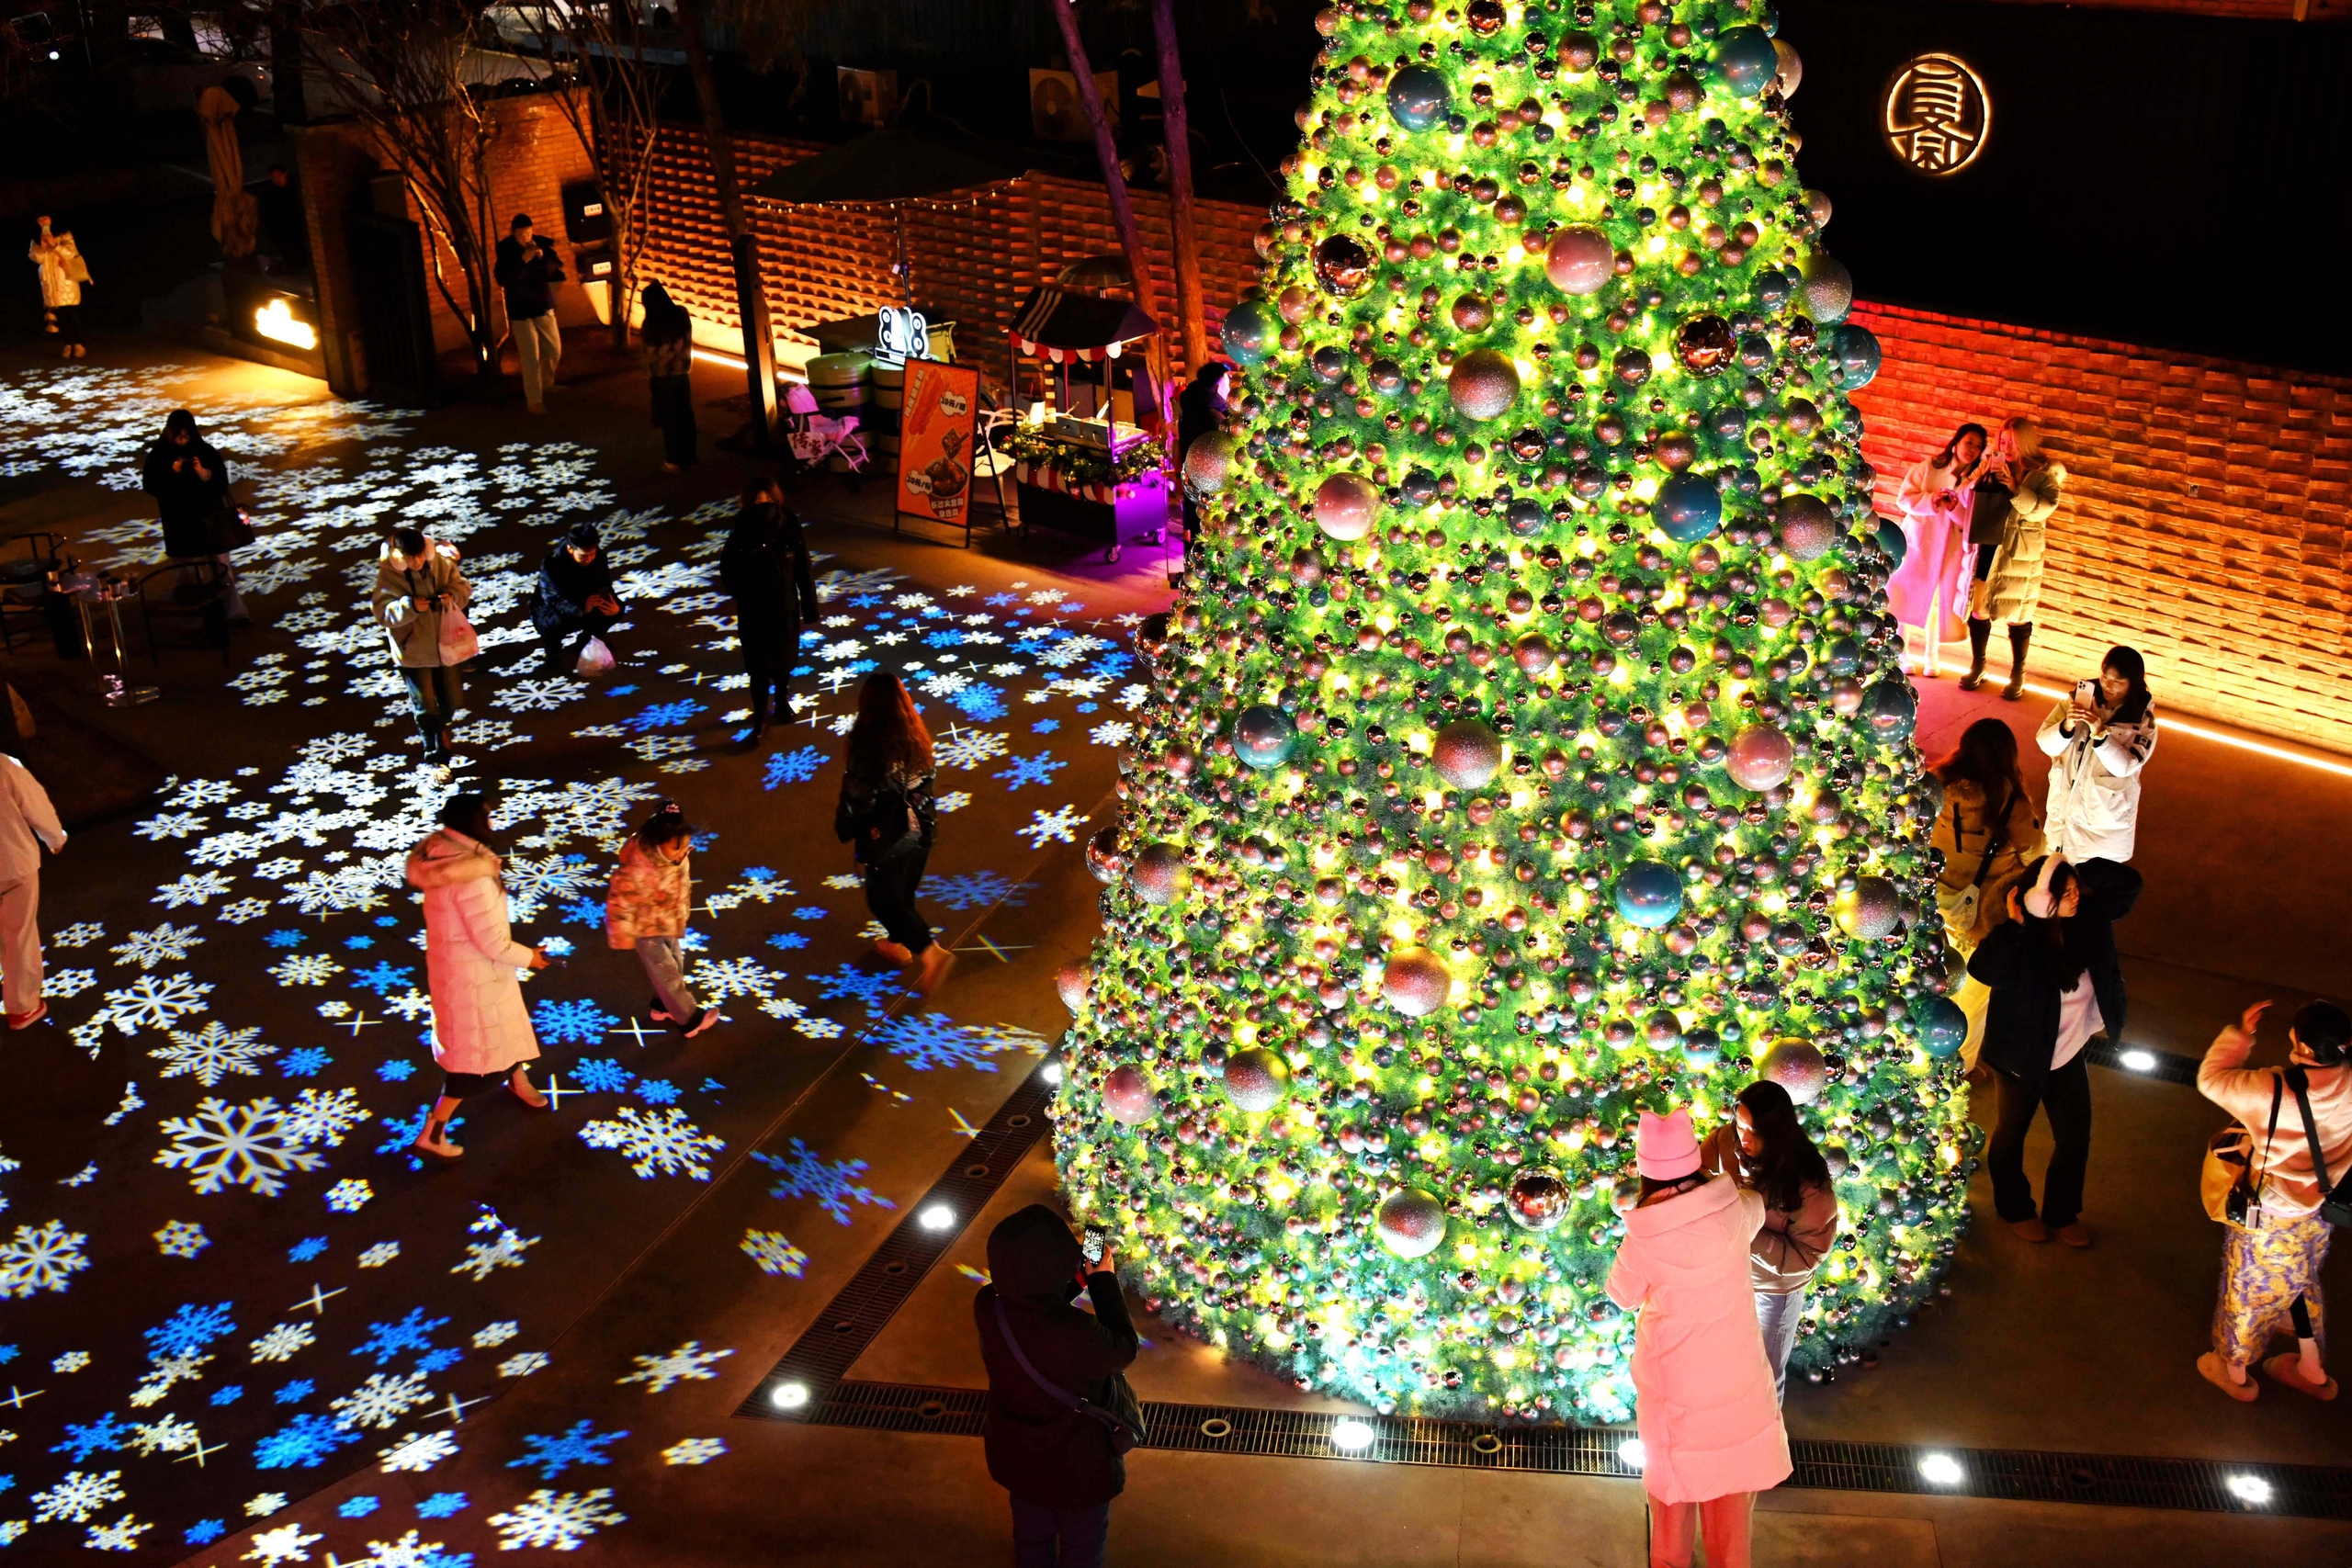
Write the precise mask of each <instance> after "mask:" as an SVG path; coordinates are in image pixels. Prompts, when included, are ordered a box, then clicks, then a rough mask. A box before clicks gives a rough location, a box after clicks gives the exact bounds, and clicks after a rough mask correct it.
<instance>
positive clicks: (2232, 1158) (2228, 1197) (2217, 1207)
mask: <svg viewBox="0 0 2352 1568" xmlns="http://www.w3.org/2000/svg"><path fill="white" fill-rule="evenodd" d="M2279 1099H2280V1081H2279V1080H2278V1079H2277V1078H2273V1079H2271V1080H2270V1129H2269V1132H2268V1133H2267V1134H2264V1137H2263V1152H2264V1157H2265V1158H2267V1157H2268V1155H2269V1147H2270V1139H2271V1137H2273V1136H2275V1135H2276V1134H2278V1102H2279ZM2197 1185H2198V1190H2199V1196H2201V1197H2202V1198H2203V1199H2204V1201H2205V1217H2206V1218H2207V1219H2209V1220H2211V1221H2212V1222H2213V1223H2214V1224H2223V1225H2235V1226H2237V1227H2238V1228H2239V1229H2240V1230H2245V1228H2247V1227H2246V1215H2247V1214H2248V1213H2251V1212H2252V1211H2253V1207H2254V1194H2255V1188H2256V1183H2255V1180H2254V1134H2252V1133H2251V1132H2249V1131H2248V1130H2247V1129H2246V1128H2245V1125H2244V1124H2243V1123H2241V1122H2231V1123H2230V1124H2229V1125H2228V1126H2226V1127H2224V1128H2222V1130H2221V1131H2220V1132H2218V1133H2216V1134H2213V1135H2212V1136H2211V1137H2210V1138H2208V1139H2206V1140H2205V1165H2204V1168H2203V1169H2202V1170H2201V1171H2200V1172H2199V1175H2198V1182H2197Z"/></svg>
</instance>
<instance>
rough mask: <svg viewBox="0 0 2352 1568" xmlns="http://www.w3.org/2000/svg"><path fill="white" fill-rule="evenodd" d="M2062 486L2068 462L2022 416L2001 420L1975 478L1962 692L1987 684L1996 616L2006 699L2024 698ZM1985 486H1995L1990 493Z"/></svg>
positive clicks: (2032, 424)
mask: <svg viewBox="0 0 2352 1568" xmlns="http://www.w3.org/2000/svg"><path fill="white" fill-rule="evenodd" d="M2065 483H2066V465H2065V464H2064V463H2061V462H2060V461H2058V459H2056V458H2055V457H2051V456H2049V455H2048V454H2047V453H2045V452H2043V451H2042V449H2041V431H2040V430H2038V429H2036V428H2035V426H2034V423H2033V421H2031V420H2030V419H2026V418H2024V417H2022V416H2019V417H2018V418H2014V419H2008V420H2005V421H2003V422H2002V424H2001V434H1999V436H1998V437H1996V439H1995V442H1994V445H1993V457H1992V460H1991V461H1990V463H1988V464H1987V465H1986V468H1985V474H1984V476H1983V477H1981V478H1979V479H1977V481H1976V504H1975V510H1974V511H1973V513H1971V515H1970V524H1969V540H1970V542H1971V543H1972V544H1974V545H1976V546H1977V547H1978V549H1977V552H1976V579H1975V582H1974V585H1973V587H1972V588H1971V589H1970V590H1969V601H1968V645H1969V656H1970V658H1969V666H1968V673H1967V674H1966V675H1964V676H1962V678H1961V682H1960V689H1961V690H1962V691H1963V692H1973V691H1974V690H1976V688H1977V687H1979V686H1981V685H1983V684H1984V683H1985V649H1986V647H1987V645H1988V644H1990V643H1991V641H1992V639H1993V617H1994V616H1996V615H1998V616H1999V617H2001V619H2003V620H2004V621H2007V623H2008V626H2009V682H2008V684H2007V685H2006V686H2004V687H2002V688H2001V696H2002V698H2003V700H2005V701H2007V702H2012V703H2014V702H2022V701H2023V700H2024V699H2025V656H2026V649H2028V648H2029V647H2030V646H2031V645H2032V642H2033V617H2034V614H2035V612H2036V611H2037V610H2039V609H2040V608H2041V564H2042V560H2043V558H2045V556H2046V555H2047V554H2048V549H2049V533H2048V525H2049V521H2050V517H2051V514H2052V513H2055V512H2056V511H2057V510H2058V502H2059V501H2060V500H2061V499H2062V491H2064V486H2065ZM1988 491H1997V494H1991V493H1988Z"/></svg>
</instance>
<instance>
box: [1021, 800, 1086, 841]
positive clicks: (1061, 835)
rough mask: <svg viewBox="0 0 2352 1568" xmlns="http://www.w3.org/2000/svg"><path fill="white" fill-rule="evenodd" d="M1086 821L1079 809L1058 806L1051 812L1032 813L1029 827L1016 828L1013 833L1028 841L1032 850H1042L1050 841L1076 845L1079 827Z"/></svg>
mask: <svg viewBox="0 0 2352 1568" xmlns="http://www.w3.org/2000/svg"><path fill="white" fill-rule="evenodd" d="M1085 820H1086V818H1084V817H1083V816H1081V815H1080V812H1079V809H1078V807H1075V806H1057V807H1055V808H1054V809H1053V810H1051V811H1032V812H1030V814H1029V823H1028V825H1027V826H1026V827H1023V828H1015V829H1013V831H1014V832H1016V833H1018V834H1020V835H1021V836H1022V837H1023V838H1024V839H1026V840H1029V847H1030V848H1031V849H1033V850H1042V849H1044V848H1045V847H1046V843H1047V841H1049V840H1050V841H1052V842H1055V843H1061V844H1070V843H1076V842H1077V841H1078V829H1079V825H1080V823H1082V822H1084V821H1085Z"/></svg>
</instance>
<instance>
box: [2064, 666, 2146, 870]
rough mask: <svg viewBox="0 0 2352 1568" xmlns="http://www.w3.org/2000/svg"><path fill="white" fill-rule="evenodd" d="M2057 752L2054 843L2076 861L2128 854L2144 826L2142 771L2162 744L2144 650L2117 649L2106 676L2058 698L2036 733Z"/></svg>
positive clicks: (2127, 857)
mask: <svg viewBox="0 0 2352 1568" xmlns="http://www.w3.org/2000/svg"><path fill="white" fill-rule="evenodd" d="M2034 739H2035V740H2036V742H2037V743H2038V744H2039V745H2040V746H2041V750H2042V753H2043V754H2044V755H2045V756H2047V757H2048V758H2049V759H2050V807H2049V811H2048V814H2047V816H2046V818H2045V820H2046V821H2047V823H2048V825H2049V826H2048V833H2049V838H2050V850H2051V852H2052V854H2063V855H2064V856H2065V857H2066V858H2067V859H2068V860H2070V861H2073V862H2074V863H2075V864H2076V865H2082V864H2084V863H2086V862H2089V861H2094V860H2108V861H2117V862H2121V861H2128V860H2130V859H2131V851H2132V847H2133V842H2134V840H2136V838H2137V837H2138V833H2139V826H2140V770H2141V769H2143V768H2144V767H2146V766H2147V765H2148V758H2149V757H2150V756H2151V755H2153V754H2154V751H2155V749H2156V707H2155V704H2154V701H2153V700H2151V698H2150V697H2149V695H2148V667H2147V665H2146V663H2145V662H2144V661H2143V660H2142V659H2141V658H2140V655H2139V652H2138V650H2136V649H2129V648H2110V649H2108V650H2107V657H2106V658H2105V659H2103V660H2099V671H2098V680H2096V681H2084V682H2079V683H2078V684H2077V685H2076V686H2075V690H2074V692H2073V694H2071V695H2068V696H2065V697H2062V698H2060V699H2059V700H2058V702H2057V703H2055V704H2054V705H2052V707H2051V709H2050V713H2049V716H2047V717H2045V718H2044V719H2043V720H2042V721H2041V731H2040V733H2039V734H2037V735H2036V736H2035V737H2034Z"/></svg>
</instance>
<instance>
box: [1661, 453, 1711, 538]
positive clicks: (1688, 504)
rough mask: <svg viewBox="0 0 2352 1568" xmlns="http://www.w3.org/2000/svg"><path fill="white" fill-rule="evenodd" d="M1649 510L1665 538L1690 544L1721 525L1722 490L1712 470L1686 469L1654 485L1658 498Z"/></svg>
mask: <svg viewBox="0 0 2352 1568" xmlns="http://www.w3.org/2000/svg"><path fill="white" fill-rule="evenodd" d="M1650 514H1651V515H1652V516H1654V517H1656V518H1657V525H1658V526H1659V527H1660V528H1663V529H1665V530H1666V536H1667V537H1668V538H1669V539H1672V540H1673V541H1674V542H1675V543H1677V544H1679V545H1688V544H1691V543H1694V542H1695V541H1697V540H1700V539H1703V538H1705V537H1706V536H1708V535H1710V534H1712V533H1713V532H1714V531H1715V530H1716V529H1717V528H1718V527H1721V526H1722V525H1723V520H1724V498H1723V492H1722V491H1720V490H1719V489H1717V488H1716V484H1715V479H1714V476H1713V475H1712V474H1694V473H1691V472H1689V471H1688V470H1685V471H1684V472H1682V473H1679V474H1677V475H1675V476H1674V477H1673V478H1672V479H1668V480H1667V481H1666V482H1665V483H1664V484H1662V485H1660V486H1658V487H1657V502H1656V503H1655V504H1654V505H1653V506H1652V508H1651V512H1650Z"/></svg>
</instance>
